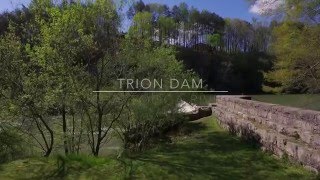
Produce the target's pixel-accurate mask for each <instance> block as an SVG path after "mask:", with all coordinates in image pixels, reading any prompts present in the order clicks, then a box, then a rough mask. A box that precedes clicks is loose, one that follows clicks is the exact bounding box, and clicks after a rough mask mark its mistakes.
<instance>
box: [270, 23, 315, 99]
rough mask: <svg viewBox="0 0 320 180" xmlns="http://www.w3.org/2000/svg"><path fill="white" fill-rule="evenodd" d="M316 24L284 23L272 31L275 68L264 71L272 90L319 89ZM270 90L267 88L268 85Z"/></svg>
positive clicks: (313, 90)
mask: <svg viewBox="0 0 320 180" xmlns="http://www.w3.org/2000/svg"><path fill="white" fill-rule="evenodd" d="M319 30H320V29H319V27H318V26H316V27H312V26H311V27H308V26H305V25H303V24H302V23H296V22H285V23H283V24H282V25H281V26H279V27H277V28H275V30H274V39H275V40H274V42H273V45H272V49H273V52H274V53H275V56H276V57H277V60H276V61H275V66H274V70H273V71H272V72H270V73H267V74H266V79H267V84H270V85H271V87H274V88H273V89H271V90H272V91H278V92H306V91H308V92H311V93H317V92H319V91H320V89H319V86H318V84H319V79H320V77H319V73H320V71H319V65H320V64H319V58H320V57H319V54H318V53H317V49H318V48H319V47H320V44H319V38H318V35H317V34H318V33H319ZM268 89H270V88H268Z"/></svg>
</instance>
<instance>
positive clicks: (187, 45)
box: [0, 0, 320, 162]
mask: <svg viewBox="0 0 320 180" xmlns="http://www.w3.org/2000/svg"><path fill="white" fill-rule="evenodd" d="M248 3H254V1H249V2H248ZM124 6H129V10H128V12H127V13H126V17H122V16H121V11H122V10H123V9H124V8H123V7H124ZM319 7H320V3H319V1H311V0H310V1H299V2H297V1H294V2H293V1H289V0H288V1H284V4H283V5H282V6H281V8H278V9H276V10H275V12H272V14H271V15H270V14H268V16H269V15H270V16H275V18H276V19H275V20H274V21H272V22H268V23H264V22H259V21H258V20H253V21H252V22H247V21H244V20H240V19H228V18H227V19H224V18H222V17H220V16H219V15H217V14H215V13H214V12H209V11H206V10H203V11H199V10H198V9H196V8H194V7H189V6H188V5H187V4H186V3H181V4H180V5H177V6H173V7H168V6H167V5H162V4H155V3H153V4H145V3H144V2H143V1H135V2H134V3H129V2H126V1H123V3H120V4H119V3H117V4H115V3H114V2H113V1H112V0H96V1H86V2H82V1H79V2H77V1H66V0H64V1H62V2H60V3H57V2H55V3H54V2H53V1H51V0H33V1H32V2H31V4H30V5H29V6H28V7H25V6H24V7H22V8H20V9H16V10H14V11H12V12H3V13H2V14H0V74H1V76H0V84H1V86H0V95H1V96H0V104H1V106H0V162H5V161H9V160H12V159H15V158H20V157H24V156H30V154H42V155H43V156H46V157H48V156H50V155H52V154H57V153H59V152H61V151H63V152H64V153H65V154H74V153H88V154H93V155H95V156H99V155H100V151H101V148H102V147H103V145H105V144H106V143H107V142H108V141H110V139H111V138H112V137H114V136H117V137H118V138H119V139H121V141H122V144H123V147H122V149H123V152H126V151H143V150H145V149H147V148H148V147H149V146H150V145H151V144H152V143H153V140H154V137H161V136H162V135H163V134H165V133H166V132H167V131H168V129H170V128H172V127H174V126H176V125H177V124H179V123H181V121H182V120H181V117H180V115H179V113H178V109H177V106H176V105H177V103H178V102H179V101H180V100H181V99H184V100H190V101H192V100H193V99H192V98H193V96H190V94H184V93H180V94H170V93H167V94H152V95H145V94H143V95H141V94H138V95H137V94H135V93H123V94H121V93H119V94H108V93H92V92H93V91H103V90H117V88H118V87H119V84H118V81H117V79H119V78H134V79H143V78H145V77H146V76H148V78H155V79H157V78H162V79H166V78H167V79H168V78H171V77H174V78H176V79H199V78H201V79H204V80H205V82H206V83H207V85H208V86H207V88H208V89H214V90H228V91H230V93H232V94H254V93H263V92H265V93H318V92H319V91H320V87H319V83H320V82H319V81H320V61H319V59H320V51H319V47H320V36H319V34H320V26H319ZM310 9H312V11H311V10H310ZM123 19H129V20H130V21H131V26H130V27H129V29H128V31H126V32H124V31H123V27H122V26H121V24H122V21H123ZM137 90H139V89H137ZM167 90H169V89H167ZM168 112H170V113H168ZM26 147H28V148H26Z"/></svg>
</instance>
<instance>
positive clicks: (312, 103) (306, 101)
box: [252, 94, 320, 111]
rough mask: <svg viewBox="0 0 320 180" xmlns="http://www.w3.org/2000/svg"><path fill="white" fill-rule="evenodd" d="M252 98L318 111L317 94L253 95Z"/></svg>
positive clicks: (319, 97)
mask: <svg viewBox="0 0 320 180" xmlns="http://www.w3.org/2000/svg"><path fill="white" fill-rule="evenodd" d="M252 98H253V100H256V101H261V102H267V103H272V104H280V105H284V106H291V107H297V108H303V109H311V110H316V111H320V95H319V94H315V95H312V94H293V95H254V96H252Z"/></svg>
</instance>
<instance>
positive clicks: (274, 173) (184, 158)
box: [0, 117, 316, 179]
mask: <svg viewBox="0 0 320 180" xmlns="http://www.w3.org/2000/svg"><path fill="white" fill-rule="evenodd" d="M185 128H186V129H188V132H190V133H189V134H184V135H183V136H180V137H176V139H175V140H174V141H173V142H172V143H170V144H169V143H164V144H162V145H161V146H159V147H158V148H154V149H152V150H149V151H146V152H144V153H141V154H136V155H135V156H133V157H123V158H121V159H118V160H115V159H113V158H108V159H104V158H96V157H88V156H75V155H70V156H67V157H61V158H63V159H65V161H66V164H65V165H66V167H67V168H66V171H65V174H63V175H64V176H61V175H62V174H60V176H59V174H58V173H57V172H58V171H57V170H58V166H57V159H56V158H51V159H45V160H43V159H27V160H23V161H15V162H12V163H9V164H6V165H3V166H2V168H1V171H0V179H16V178H20V177H22V176H23V177H25V178H27V179H38V178H41V177H42V178H46V179H49V178H53V179H59V178H64V179H81V178H82V179H106V178H108V179H132V178H138V179H159V178H160V179H188V178H190V177H192V178H193V179H316V175H315V174H313V173H311V172H309V171H307V170H305V169H303V167H302V166H299V165H293V164H290V163H289V162H286V161H283V160H279V159H276V158H274V157H272V156H271V155H269V154H265V153H264V152H261V151H260V150H258V149H256V148H254V147H253V146H251V145H248V144H246V143H244V142H243V141H242V140H241V139H240V138H237V137H234V136H231V135H230V134H229V133H228V132H226V131H224V130H222V129H221V127H220V126H219V124H218V122H217V121H216V120H215V119H214V118H212V117H208V118H205V119H202V120H200V121H197V122H191V123H188V124H187V125H186V127H185ZM17 167H19V171H17ZM253 172H254V173H253Z"/></svg>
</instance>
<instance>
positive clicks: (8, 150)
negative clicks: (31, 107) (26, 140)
mask: <svg viewBox="0 0 320 180" xmlns="http://www.w3.org/2000/svg"><path fill="white" fill-rule="evenodd" d="M0 123H1V122H0ZM23 146H24V144H23V141H22V138H21V137H20V136H19V135H18V133H17V132H15V131H14V129H13V128H4V127H1V126H0V164H1V163H5V162H8V161H12V160H16V159H18V158H23V157H24V156H26V155H27V153H26V150H27V148H24V147H23Z"/></svg>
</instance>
